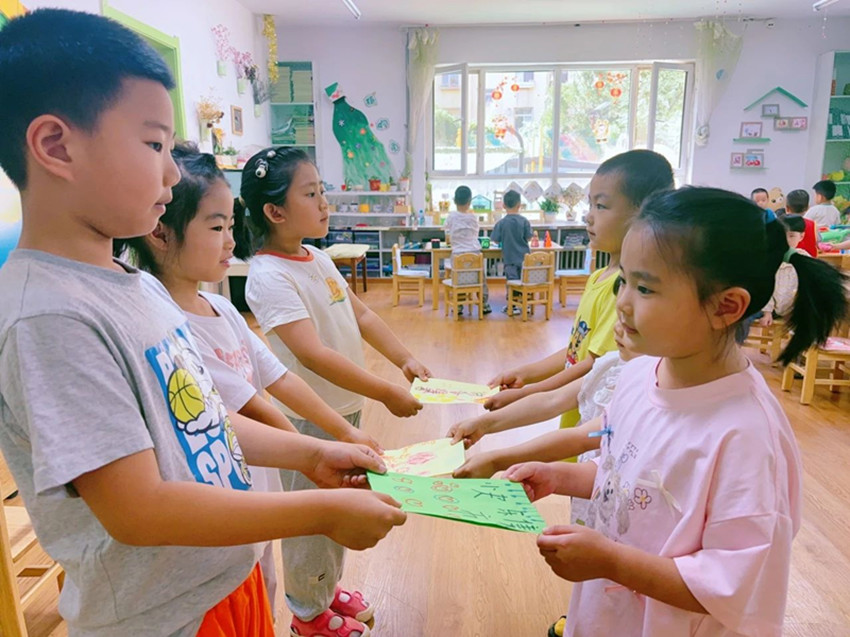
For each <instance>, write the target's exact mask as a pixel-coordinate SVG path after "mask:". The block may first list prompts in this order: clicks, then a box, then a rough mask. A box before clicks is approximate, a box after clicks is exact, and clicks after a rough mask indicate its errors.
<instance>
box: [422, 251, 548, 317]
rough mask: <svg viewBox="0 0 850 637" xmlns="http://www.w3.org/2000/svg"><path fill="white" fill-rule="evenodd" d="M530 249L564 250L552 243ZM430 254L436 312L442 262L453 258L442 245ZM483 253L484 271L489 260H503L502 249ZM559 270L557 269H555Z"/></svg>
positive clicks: (433, 300)
mask: <svg viewBox="0 0 850 637" xmlns="http://www.w3.org/2000/svg"><path fill="white" fill-rule="evenodd" d="M529 248H530V249H531V251H532V252H540V251H549V250H554V251H560V250H563V249H564V248H563V247H562V246H560V245H559V244H557V243H555V242H552V245H551V246H550V247H548V248H544V247H543V243H542V242H541V244H540V245H539V246H537V247H536V248H532V247H531V245H530V244H529ZM427 251H428V252H430V253H431V306H432V307H433V308H434V309H435V310H436V309H439V307H440V260H441V259H448V258H449V257H451V256H452V248H451V246H444V245H441V246H440V247H439V248H430V247H429V248H428V249H427ZM481 253H482V254H483V255H484V261H485V264H484V271H485V272H486V271H487V264H486V261H487V260H488V259H501V258H502V248H500V247H498V248H497V247H490V248H482V249H481ZM555 269H556V270H557V268H555Z"/></svg>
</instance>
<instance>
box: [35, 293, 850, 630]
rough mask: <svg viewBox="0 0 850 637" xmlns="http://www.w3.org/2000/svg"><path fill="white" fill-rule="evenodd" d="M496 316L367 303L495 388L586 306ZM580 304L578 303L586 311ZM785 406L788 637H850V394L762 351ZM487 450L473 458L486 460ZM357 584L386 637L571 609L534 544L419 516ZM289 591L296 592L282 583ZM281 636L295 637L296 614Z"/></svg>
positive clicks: (355, 564) (351, 561)
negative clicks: (807, 388)
mask: <svg viewBox="0 0 850 637" xmlns="http://www.w3.org/2000/svg"><path fill="white" fill-rule="evenodd" d="M490 292H491V300H493V301H494V303H493V305H494V307H495V309H496V311H495V312H494V313H493V314H491V315H490V316H488V317H487V318H486V319H485V320H484V321H478V320H477V319H472V318H469V317H465V318H463V319H462V320H461V321H460V322H454V321H452V320H446V319H444V318H443V316H442V312H441V311H440V312H435V311H433V310H431V309H430V304H429V303H426V307H424V308H421V309H420V308H417V307H416V305H415V300H414V299H413V298H410V297H406V298H404V299H402V305H401V306H399V307H397V308H393V307H391V302H390V288H389V286H387V285H379V284H374V285H373V284H371V282H370V289H369V292H368V293H364V294H362V297H361V298H362V299H363V300H365V301H366V302H367V303H368V304H369V306H370V307H372V308H373V309H374V310H375V311H377V312H378V313H379V314H380V315H381V316H382V317H383V318H384V319H385V320H386V321H387V323H389V325H390V326H391V327H392V328H393V329H394V330H395V331H396V333H397V334H399V335H400V336H401V338H402V340H403V341H404V342H405V343H406V344H407V345H408V346H409V347H410V349H411V350H412V351H413V352H414V353H415V354H416V355H417V356H419V357H420V359H421V360H422V361H423V362H425V363H426V364H427V365H428V366H430V368H431V370H432V371H433V372H434V374H435V375H438V376H441V377H445V378H454V379H458V380H468V381H480V382H485V381H487V380H488V379H489V378H490V377H491V376H492V375H493V374H494V373H495V372H496V371H497V370H500V369H504V368H507V367H510V366H513V365H516V364H518V363H522V362H524V361H529V360H533V359H537V358H540V357H542V356H543V355H545V354H548V353H550V352H551V351H552V350H554V349H555V348H557V347H559V346H563V344H564V343H565V342H566V340H567V337H568V334H569V330H570V326H571V321H572V312H573V311H574V308H575V306H574V305H573V306H570V307H568V308H567V309H566V310H562V309H560V308H557V309H556V311H555V313H554V316H553V319H552V320H551V321H549V322H546V321H544V320H543V319H542V317H541V316H540V315H541V314H542V313H541V312H538V316H537V317H535V318H533V319H532V320H530V321H529V322H528V323H525V324H523V323H521V322H520V321H519V319H509V318H508V317H506V316H505V315H503V314H501V313H500V312H499V309H501V306H502V303H501V300H502V299H503V298H504V297H503V294H504V289H503V288H501V289H500V288H499V286H498V285H493V286H491V289H490ZM573 301H574V300H573ZM753 360H755V361H756V362H757V364H758V366H759V368H760V369H761V370H762V371H763V372H764V373H765V375H766V376H767V378H768V379H769V382H770V385H771V387H773V388H774V389H775V391H776V393H777V395H778V396H779V397H780V400H781V401H782V403H783V405H784V407H785V409H786V411H787V413H788V416H789V418H790V419H791V422H792V423H793V425H794V430H795V432H796V434H797V438H798V442H799V444H800V448H801V450H802V454H803V461H804V466H805V509H804V522H803V527H802V530H801V531H800V534H799V535H798V536H797V539H796V542H795V544H794V554H793V564H792V572H791V585H790V593H789V596H788V611H787V617H786V629H785V634H786V635H794V636H800V637H802V636H805V637H816V636H830V637H831V636H839V635H842V636H846V635H850V533H849V532H848V529H850V470H848V465H850V391H846V390H845V391H844V392H843V393H842V394H830V393H829V391H828V390H827V389H826V388H825V387H818V388H817V391H816V394H815V396H816V398H815V400H814V402H813V404H812V405H811V406H802V405H800V404H799V403H798V402H797V399H798V398H799V382H798V383H797V385H796V387H795V389H796V390H797V393H794V394H783V393H781V392H780V391H779V377H780V374H779V372H778V370H775V369H772V368H771V367H770V366H769V364H768V362H767V360H766V358H764V357H762V356H760V355H759V354H757V353H753ZM366 362H367V366H368V367H369V368H370V369H371V370H373V371H375V372H376V373H378V374H380V375H381V376H383V377H385V378H389V379H394V380H396V381H398V382H402V381H403V378H402V376H401V373H400V372H398V370H396V369H395V368H394V367H393V366H392V365H391V364H389V363H388V362H386V361H385V360H383V359H381V358H380V357H379V356H378V355H377V354H376V353H375V352H374V351H373V350H371V349H369V348H367V356H366ZM480 409H481V408H480V407H477V406H459V407H452V406H427V407H426V408H425V409H424V410H423V411H422V412H421V413H420V415H419V416H417V417H415V418H413V419H406V420H400V419H397V418H394V417H393V416H391V415H390V414H389V413H388V412H387V411H386V410H385V409H384V408H383V407H382V406H381V405H378V404H375V403H372V402H369V404H368V405H367V407H366V409H365V412H364V418H363V423H364V425H363V426H364V429H366V430H367V431H368V432H370V433H371V434H373V435H374V436H375V437H376V438H377V439H378V440H380V441H381V443H382V444H383V445H384V446H385V447H387V448H394V447H398V446H402V445H405V444H409V443H412V442H417V441H421V440H428V439H432V438H435V437H438V436H443V435H445V432H446V430H447V429H448V427H449V425H450V424H452V423H453V422H455V421H456V420H458V419H462V418H464V417H467V416H470V415H473V414H476V413H478V412H479V411H480ZM555 426H556V424H555V422H554V421H549V422H546V423H542V424H540V425H536V426H534V427H529V428H526V429H523V430H518V431H516V432H504V433H502V434H498V435H494V436H490V437H488V438H486V439H485V440H483V441H482V442H481V443H479V445H478V446H477V447H480V448H481V449H485V448H496V447H500V446H504V445H509V444H512V443H515V442H518V441H520V440H525V439H527V438H529V437H531V436H535V435H538V434H540V433H542V432H544V431H548V430H550V429H552V428H554V427H555ZM475 449H476V448H473V450H472V451H471V453H474V452H475ZM539 509H540V512H541V514H542V515H543V517H544V519H545V520H546V521H547V523H549V524H556V523H566V522H567V521H568V519H569V504H568V500H567V499H566V498H561V497H557V496H554V497H550V498H547V499H546V500H544V501H542V502H541V503H540V504H539ZM343 584H344V585H347V586H350V587H356V588H359V589H360V590H362V591H363V592H364V593H365V594H366V596H367V598H368V599H370V600H371V601H372V602H373V603H374V604H375V605H376V607H377V614H376V625H375V628H374V630H373V632H372V634H373V636H374V637H484V636H488V637H489V636H500V637H501V636H505V637H507V636H511V637H543V636H544V635H545V634H546V629H547V627H548V625H549V623H550V622H551V621H552V620H554V619H555V618H556V617H557V616H558V615H560V614H561V613H563V612H564V611H565V609H566V608H567V605H568V603H569V596H570V587H571V585H570V584H568V583H567V582H565V581H563V580H560V579H558V578H556V577H555V576H554V575H552V574H551V572H550V571H549V570H548V568H546V565H545V563H544V562H543V560H542V559H541V558H540V557H539V555H538V553H537V550H536V548H535V538H534V535H531V534H521V533H512V532H508V531H501V530H496V529H487V528H484V527H475V526H471V525H465V524H458V523H452V522H448V521H445V520H437V519H431V518H425V517H420V516H410V518H409V520H408V522H407V524H406V525H405V526H403V527H401V528H399V529H396V530H395V531H393V532H392V533H391V534H390V536H389V537H388V538H387V539H386V540H384V541H383V542H382V543H381V544H379V545H378V546H377V547H376V548H374V549H372V550H370V551H365V552H362V553H349V557H348V561H347V564H346V569H345V576H344V579H343ZM281 587H282V585H281ZM55 605H56V598H55V596H53V597H51V596H50V595H46V596H45V599H44V600H43V603H42V604H40V605H37V608H35V609H34V610H33V612H31V613H29V614H28V622H29V625H30V631H31V635H34V636H35V637H42V636H46V635H50V636H54V637H59V636H61V637H64V636H65V635H67V631H66V629H65V627H64V625H62V624H61V622H60V621H59V619H58V615H57V613H56V611H55ZM278 625H279V631H278V632H279V634H280V635H287V634H288V630H286V629H287V627H288V616H287V615H286V611H281V612H280V615H279V624H278Z"/></svg>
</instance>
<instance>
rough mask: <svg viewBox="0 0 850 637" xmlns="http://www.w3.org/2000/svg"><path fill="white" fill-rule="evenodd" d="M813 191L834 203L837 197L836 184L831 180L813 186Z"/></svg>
mask: <svg viewBox="0 0 850 637" xmlns="http://www.w3.org/2000/svg"><path fill="white" fill-rule="evenodd" d="M812 190H814V191H815V192H816V193H817V194H819V195H820V196H821V197H823V198H824V199H826V200H827V201H832V199H833V198H834V197H835V182H834V181H832V180H831V179H824V180H823V181H819V182H818V183H816V184H815V185H814V186H812Z"/></svg>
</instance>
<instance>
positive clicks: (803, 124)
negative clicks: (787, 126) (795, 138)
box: [791, 117, 809, 130]
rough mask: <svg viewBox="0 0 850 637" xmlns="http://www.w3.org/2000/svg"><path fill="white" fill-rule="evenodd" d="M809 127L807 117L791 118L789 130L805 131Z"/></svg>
mask: <svg viewBox="0 0 850 637" xmlns="http://www.w3.org/2000/svg"><path fill="white" fill-rule="evenodd" d="M808 127H809V118H808V117H792V118H791V128H792V129H793V130H806V129H807V128H808Z"/></svg>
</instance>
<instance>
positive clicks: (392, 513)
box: [323, 489, 407, 551]
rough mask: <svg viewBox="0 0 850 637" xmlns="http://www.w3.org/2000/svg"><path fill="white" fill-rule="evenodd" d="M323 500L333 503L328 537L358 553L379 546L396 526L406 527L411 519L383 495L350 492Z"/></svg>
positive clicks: (327, 531) (330, 494)
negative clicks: (405, 524) (403, 525)
mask: <svg viewBox="0 0 850 637" xmlns="http://www.w3.org/2000/svg"><path fill="white" fill-rule="evenodd" d="M323 497H326V498H328V499H329V500H330V507H331V508H332V514H331V515H329V516H327V524H328V527H329V528H328V529H327V530H326V531H325V532H324V535H326V536H327V537H329V538H330V539H332V540H333V541H334V542H336V543H337V544H342V545H343V546H345V547H348V548H350V549H354V550H355V551H362V550H363V549H368V548H371V547H373V546H375V545H376V544H377V543H378V541H380V540H381V539H383V538H384V536H386V534H387V533H389V532H390V531H391V530H392V528H393V527H394V526H399V525H401V524H404V521H405V520H406V519H407V514H406V513H405V512H404V511H402V510H401V509H400V507H401V505H400V504H399V503H398V502H396V501H395V500H393V499H392V498H391V497H390V496H388V495H385V494H383V493H375V492H374V491H361V490H356V491H355V490H348V489H346V490H340V491H334V492H330V493H326V494H323Z"/></svg>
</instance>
